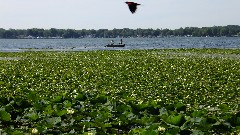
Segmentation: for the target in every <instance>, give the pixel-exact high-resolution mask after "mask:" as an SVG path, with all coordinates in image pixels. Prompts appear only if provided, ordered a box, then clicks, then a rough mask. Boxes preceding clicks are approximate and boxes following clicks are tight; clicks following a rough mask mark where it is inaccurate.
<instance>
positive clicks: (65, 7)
mask: <svg viewBox="0 0 240 135" xmlns="http://www.w3.org/2000/svg"><path fill="white" fill-rule="evenodd" d="M125 2H126V0H0V28H4V29H10V28H12V29H28V28H43V29H50V28H57V29H77V30H81V29H96V30H97V29H114V28H116V29H122V28H130V29H137V28H142V29H147V28H152V29H158V28H159V29H165V28H168V29H178V28H180V27H183V28H185V27H212V26H226V25H240V10H239V6H240V0H132V2H137V3H140V4H142V5H141V6H138V9H137V12H136V13H135V14H132V13H131V12H130V11H129V9H128V7H127V4H125Z"/></svg>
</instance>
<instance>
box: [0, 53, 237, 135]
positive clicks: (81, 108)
mask: <svg viewBox="0 0 240 135" xmlns="http://www.w3.org/2000/svg"><path fill="white" fill-rule="evenodd" d="M239 104H240V49H156V50H155V49H153V50H98V51H81V52H69V51H67V52H60V51H27V52H0V134H11V135H21V134H54V135H55V134H86V135H89V134H91V135H93V134H99V135H102V134H133V135H134V134H140V135H158V134H165V135H178V134H179V135H191V134H192V135H212V134H216V135H217V134H229V135H230V134H232V135H234V134H236V135H237V134H240V108H239Z"/></svg>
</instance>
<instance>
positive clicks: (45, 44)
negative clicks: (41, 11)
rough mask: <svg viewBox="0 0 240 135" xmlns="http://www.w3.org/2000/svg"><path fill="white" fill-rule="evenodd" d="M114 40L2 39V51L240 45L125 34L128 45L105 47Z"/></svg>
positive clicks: (239, 44) (230, 40)
mask: <svg viewBox="0 0 240 135" xmlns="http://www.w3.org/2000/svg"><path fill="white" fill-rule="evenodd" d="M111 40H114V41H115V43H118V42H120V38H82V39H0V51H1V52H16V51H28V50H36V51H38V50H39V51H42V50H48V51H56V50H57V51H85V50H132V49H162V48H240V37H165V38H123V43H125V44H126V46H125V47H124V48H109V47H104V46H105V45H107V44H108V43H110V41H111Z"/></svg>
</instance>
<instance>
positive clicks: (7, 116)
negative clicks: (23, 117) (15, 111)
mask: <svg viewBox="0 0 240 135" xmlns="http://www.w3.org/2000/svg"><path fill="white" fill-rule="evenodd" d="M0 119H1V120H2V121H10V120H11V115H10V113H8V112H6V111H5V110H0Z"/></svg>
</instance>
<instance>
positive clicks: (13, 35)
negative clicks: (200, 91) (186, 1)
mask: <svg viewBox="0 0 240 135" xmlns="http://www.w3.org/2000/svg"><path fill="white" fill-rule="evenodd" d="M168 36H191V37H206V36H209V37H221V36H228V37H231V36H238V37H240V26H239V25H227V26H213V27H202V28H198V27H185V28H179V29H175V30H171V29H141V28H138V29H129V28H123V29H112V30H108V29H99V30H94V29H89V30H87V29H82V30H75V29H56V28H51V29H39V28H32V29H8V30H6V29H3V28H0V38H7V39H17V38H116V37H121V38H128V37H150V38H151V37H168Z"/></svg>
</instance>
